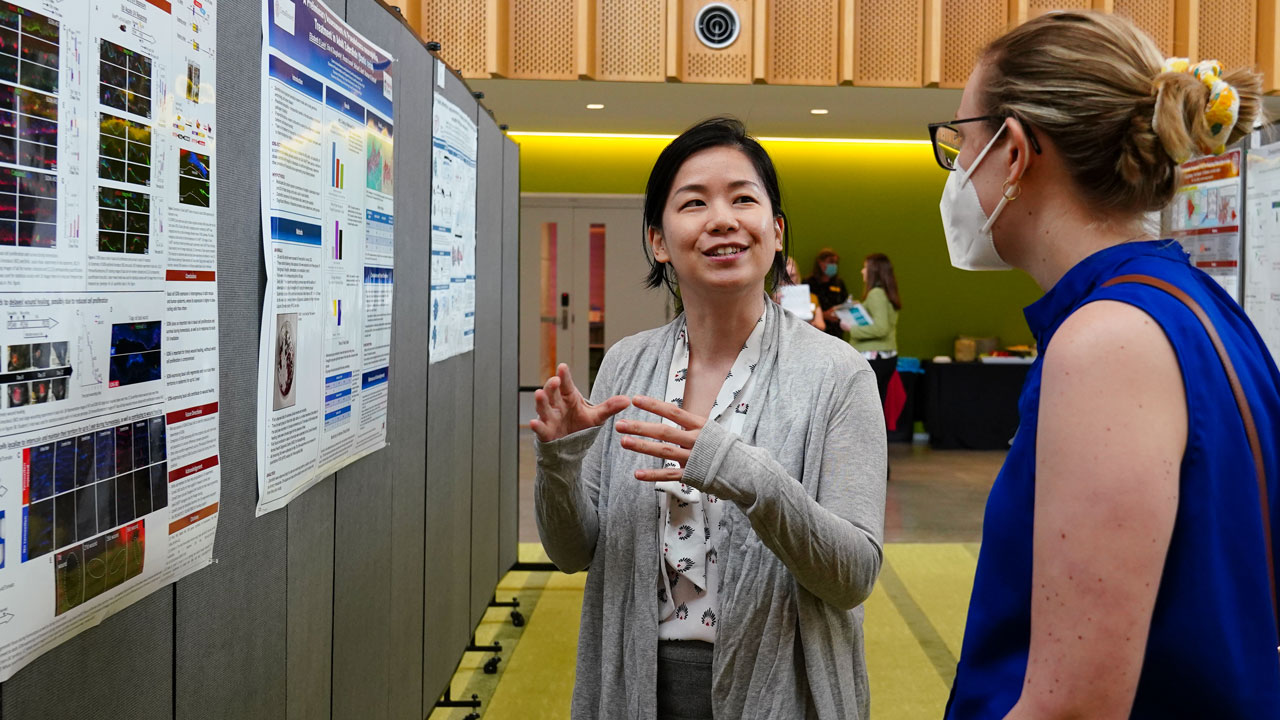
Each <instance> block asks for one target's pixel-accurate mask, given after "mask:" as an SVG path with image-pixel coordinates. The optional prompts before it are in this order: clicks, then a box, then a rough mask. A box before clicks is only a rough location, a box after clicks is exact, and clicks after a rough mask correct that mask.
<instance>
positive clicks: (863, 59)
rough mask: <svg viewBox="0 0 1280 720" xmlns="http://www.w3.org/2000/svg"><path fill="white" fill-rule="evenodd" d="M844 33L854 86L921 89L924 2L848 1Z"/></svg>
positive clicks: (896, 0) (899, 0)
mask: <svg viewBox="0 0 1280 720" xmlns="http://www.w3.org/2000/svg"><path fill="white" fill-rule="evenodd" d="M845 2H846V3H849V4H850V5H851V6H852V12H851V13H848V17H849V22H847V23H846V25H845V27H844V32H845V33H846V34H849V39H848V40H846V43H845V45H844V47H847V48H848V50H847V51H848V53H849V54H850V56H851V60H852V62H851V64H852V67H853V76H852V77H851V78H848V79H850V80H852V81H853V84H854V85H865V86H871V87H920V86H921V85H922V84H923V63H924V2H923V0H845Z"/></svg>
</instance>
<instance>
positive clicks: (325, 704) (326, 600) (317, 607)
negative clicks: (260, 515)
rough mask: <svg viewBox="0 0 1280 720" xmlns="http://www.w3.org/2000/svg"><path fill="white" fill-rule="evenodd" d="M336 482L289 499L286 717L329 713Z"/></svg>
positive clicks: (305, 718)
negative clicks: (291, 500) (291, 499)
mask: <svg viewBox="0 0 1280 720" xmlns="http://www.w3.org/2000/svg"><path fill="white" fill-rule="evenodd" d="M335 488H336V483H335V481H334V477H333V476H332V475H330V476H329V477H327V478H325V479H324V480H321V481H320V482H318V483H316V484H315V486H313V487H312V488H311V489H310V490H307V491H306V492H305V493H303V494H302V495H299V496H298V497H296V498H294V500H293V502H291V503H289V506H288V508H287V509H286V510H285V512H286V513H288V530H287V532H288V541H287V543H288V566H287V568H286V579H287V582H286V602H287V608H286V613H287V617H286V623H287V628H286V655H285V659H286V669H285V681H286V683H287V685H286V692H285V703H286V707H287V712H288V714H287V718H288V720H312V719H313V718H327V717H329V716H330V710H331V699H332V697H333V683H332V681H333V573H334V567H333V554H334V548H333V536H334V530H333V528H334V522H333V516H334V501H335Z"/></svg>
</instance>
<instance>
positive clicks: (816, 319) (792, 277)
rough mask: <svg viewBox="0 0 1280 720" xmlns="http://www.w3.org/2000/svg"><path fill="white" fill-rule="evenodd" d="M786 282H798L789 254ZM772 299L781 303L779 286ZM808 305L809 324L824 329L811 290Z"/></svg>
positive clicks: (793, 262) (820, 312) (825, 325)
mask: <svg viewBox="0 0 1280 720" xmlns="http://www.w3.org/2000/svg"><path fill="white" fill-rule="evenodd" d="M787 282H788V283H789V284H791V285H799V284H800V269H799V268H798V267H797V266H796V259H795V258H793V257H791V256H790V255H788V256H787ZM806 287H807V285H806ZM773 301H774V302H776V303H778V304H782V288H781V287H778V288H775V289H774V291H773ZM809 306H810V307H811V308H812V309H813V317H812V318H810V319H809V324H810V325H812V326H814V327H816V328H818V329H819V330H826V329H827V323H826V319H825V318H823V317H822V306H821V305H820V304H819V303H818V296H817V295H814V294H813V293H812V292H810V293H809ZM873 369H874V368H873Z"/></svg>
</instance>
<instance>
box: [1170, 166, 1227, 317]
mask: <svg viewBox="0 0 1280 720" xmlns="http://www.w3.org/2000/svg"><path fill="white" fill-rule="evenodd" d="M1241 162H1242V152H1241V151H1240V150H1232V151H1231V152H1228V153H1225V154H1223V155H1217V156H1211V157H1204V158H1199V159H1196V160H1191V161H1190V162H1185V163H1183V164H1182V182H1181V184H1180V185H1179V187H1178V191H1177V193H1175V194H1174V196H1173V203H1172V204H1171V205H1170V207H1169V218H1170V220H1169V228H1170V231H1171V234H1172V236H1173V237H1174V238H1175V239H1176V240H1177V241H1178V242H1180V243H1182V247H1183V249H1184V250H1186V251H1187V253H1189V254H1190V255H1191V264H1192V265H1195V266H1196V267H1198V268H1200V269H1201V270H1203V271H1205V272H1206V273H1208V274H1209V276H1210V277H1212V278H1213V279H1214V280H1216V281H1217V282H1218V284H1219V285H1221V286H1222V287H1223V288H1224V289H1225V290H1226V291H1227V292H1228V293H1230V294H1231V297H1233V298H1235V299H1236V301H1237V302H1239V301H1240V299H1241V298H1240V292H1241V286H1240V253H1241V234H1240V223H1241V222H1242V221H1241V217H1240V208H1241V204H1240V201H1241V199H1242V196H1243V194H1244V191H1243V187H1242V184H1243V183H1242V181H1243V179H1244V178H1243V175H1242V173H1241Z"/></svg>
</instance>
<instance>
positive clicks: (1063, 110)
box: [931, 12, 1280, 720]
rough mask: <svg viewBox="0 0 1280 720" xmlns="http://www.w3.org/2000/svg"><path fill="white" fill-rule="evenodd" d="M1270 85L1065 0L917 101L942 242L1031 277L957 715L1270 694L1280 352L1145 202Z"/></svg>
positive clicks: (1133, 714) (1208, 710)
mask: <svg viewBox="0 0 1280 720" xmlns="http://www.w3.org/2000/svg"><path fill="white" fill-rule="evenodd" d="M1261 100H1262V98H1261V77H1260V76H1259V75H1258V74H1257V73H1256V72H1255V71H1253V70H1250V69H1239V70H1234V71H1227V72H1223V70H1222V68H1221V66H1219V65H1218V63H1217V62H1216V61H1212V60H1209V61H1202V62H1200V63H1198V64H1196V65H1191V64H1190V63H1188V61H1187V60H1186V59H1185V58H1182V59H1179V58H1171V59H1168V60H1165V59H1163V57H1162V54H1161V52H1160V50H1159V48H1158V46H1157V45H1156V43H1155V42H1154V41H1152V39H1151V38H1149V37H1147V36H1146V35H1145V34H1143V32H1142V31H1141V30H1139V29H1137V28H1136V27H1135V26H1134V25H1133V23H1132V21H1130V20H1127V19H1125V18H1124V17H1121V16H1117V15H1109V14H1103V13H1078V12H1058V13H1051V14H1047V15H1041V16H1040V17H1038V18H1036V19H1034V20H1031V21H1029V22H1027V23H1025V24H1023V25H1020V26H1019V27H1017V28H1016V29H1014V30H1012V31H1010V32H1009V33H1008V34H1006V35H1004V36H1003V37H1000V38H998V39H996V40H995V41H994V42H993V43H992V44H991V45H990V46H989V47H987V48H986V49H985V50H984V51H983V52H982V53H981V55H980V56H979V61H978V63H977V65H976V67H975V68H974V70H973V72H972V74H971V75H970V76H969V81H968V83H967V85H966V86H965V89H964V94H963V95H962V96H961V99H960V107H959V110H958V112H957V113H956V119H954V120H949V121H944V122H941V123H936V124H934V125H933V126H931V135H932V137H933V142H934V151H935V157H936V159H937V161H938V163H939V164H940V165H941V166H942V167H943V168H944V169H946V170H949V171H951V173H950V175H949V176H948V177H947V182H946V187H945V188H944V190H943V194H942V204H941V211H942V220H943V227H944V229H945V234H946V243H947V249H948V250H949V253H950V256H951V262H952V264H953V265H955V266H956V267H959V268H961V269H966V270H1000V269H1010V268H1018V269H1021V270H1023V271H1024V272H1026V273H1027V274H1028V275H1030V276H1031V277H1032V278H1033V279H1034V280H1035V281H1036V283H1037V284H1039V285H1040V287H1041V288H1043V289H1044V291H1045V294H1044V297H1042V298H1040V299H1039V300H1037V301H1036V302H1035V303H1033V304H1032V305H1030V306H1029V307H1027V308H1026V311H1025V314H1026V318H1027V322H1028V324H1029V325H1030V327H1031V330H1032V332H1033V333H1034V334H1035V336H1036V340H1037V343H1038V346H1039V348H1040V356H1039V358H1038V359H1037V360H1036V362H1035V364H1033V365H1032V366H1031V368H1030V370H1029V372H1028V374H1027V379H1026V384H1025V385H1024V387H1023V391H1022V397H1021V398H1020V400H1019V402H1018V408H1019V414H1020V416H1021V425H1020V426H1019V427H1018V433H1017V436H1016V437H1015V438H1014V439H1013V445H1012V447H1010V449H1009V454H1008V456H1007V457H1006V458H1005V462H1004V467H1002V468H1001V470H1000V475H999V477H997V478H996V480H995V484H994V485H993V486H992V489H991V495H990V497H989V498H988V500H987V508H986V514H985V516H984V521H983V528H982V532H983V537H982V550H981V555H980V557H979V558H978V569H977V574H976V577H975V578H974V584H973V596H972V599H971V600H970V603H969V617H968V620H967V622H966V623H965V636H964V645H963V648H962V651H961V654H960V663H959V667H958V668H957V671H956V676H955V684H954V686H953V688H952V701H951V702H950V703H949V706H948V709H947V712H946V717H947V718H949V719H950V720H969V719H974V720H979V719H981V720H986V719H987V718H1005V719H1006V720H1023V719H1024V718H1037V719H1038V718H1099V719H1108V718H1161V719H1163V718H1278V717H1280V657H1277V653H1276V644H1277V642H1278V638H1277V614H1276V601H1275V571H1276V567H1275V561H1274V558H1275V556H1276V545H1275V536H1274V535H1273V534H1272V533H1271V526H1272V524H1273V521H1274V520H1280V505H1278V504H1277V501H1276V498H1277V497H1280V372H1278V371H1277V369H1276V365H1275V362H1274V361H1273V360H1272V359H1271V356H1270V353H1269V352H1268V351H1267V347H1266V345H1265V344H1264V343H1263V342H1262V339H1261V338H1260V337H1259V336H1258V332H1257V330H1255V329H1254V327H1253V324H1252V323H1251V322H1250V321H1249V318H1248V317H1247V316H1246V315H1245V314H1244V311H1243V310H1241V308H1240V306H1239V305H1238V304H1237V303H1236V301H1235V299H1234V298H1232V297H1231V296H1230V295H1229V294H1227V292H1225V291H1224V290H1223V289H1222V287H1221V286H1220V285H1219V284H1218V283H1217V282H1216V281H1215V280H1214V279H1213V278H1212V277H1210V276H1209V275H1207V274H1205V273H1204V272H1202V271H1201V270H1199V269H1197V268H1195V267H1193V266H1192V265H1191V263H1190V262H1188V258H1187V254H1186V252H1184V251H1183V249H1182V246H1180V245H1179V244H1178V243H1176V242H1173V241H1165V240H1156V239H1153V238H1152V237H1151V236H1150V235H1149V234H1148V232H1149V231H1148V230H1147V229H1146V227H1145V222H1144V221H1145V218H1146V215H1147V213H1149V212H1151V211H1153V210H1159V209H1161V208H1164V207H1167V206H1169V204H1170V202H1171V201H1172V199H1173V196H1174V192H1175V190H1176V188H1177V185H1178V178H1179V164H1180V163H1181V162H1183V161H1185V160H1187V159H1188V158H1189V157H1191V156H1193V155H1198V154H1208V155H1212V154H1219V153H1222V152H1223V151H1224V150H1225V146H1227V145H1230V144H1232V143H1234V142H1236V141H1237V140H1239V139H1240V138H1242V137H1244V136H1246V135H1248V134H1249V133H1250V132H1251V131H1252V129H1253V122H1254V119H1255V118H1256V117H1258V114H1259V112H1260V110H1261Z"/></svg>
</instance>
